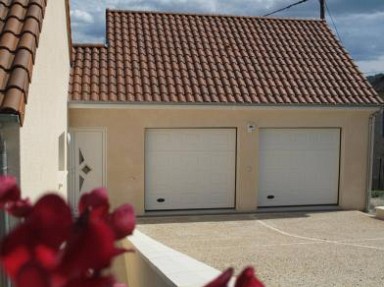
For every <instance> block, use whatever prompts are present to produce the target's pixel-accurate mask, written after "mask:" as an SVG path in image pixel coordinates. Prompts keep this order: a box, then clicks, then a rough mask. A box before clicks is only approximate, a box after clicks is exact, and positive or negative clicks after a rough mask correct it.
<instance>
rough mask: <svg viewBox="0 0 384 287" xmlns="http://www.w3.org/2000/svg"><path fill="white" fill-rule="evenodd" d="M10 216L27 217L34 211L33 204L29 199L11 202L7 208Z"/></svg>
mask: <svg viewBox="0 0 384 287" xmlns="http://www.w3.org/2000/svg"><path fill="white" fill-rule="evenodd" d="M6 210H7V211H8V213H9V214H11V215H13V216H15V217H19V218H20V217H27V216H28V215H29V214H30V213H31V212H32V210H33V208H32V204H31V202H30V200H29V199H20V200H18V201H14V202H10V203H8V204H7V206H6Z"/></svg>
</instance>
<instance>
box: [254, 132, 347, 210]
mask: <svg viewBox="0 0 384 287" xmlns="http://www.w3.org/2000/svg"><path fill="white" fill-rule="evenodd" d="M339 149H340V130H339V129H263V130H261V131H260V150H259V170H260V173H259V195H258V205H259V206H289V205H316V204H336V203H337V201H338V180H339ZM269 196H273V198H268V197H269Z"/></svg>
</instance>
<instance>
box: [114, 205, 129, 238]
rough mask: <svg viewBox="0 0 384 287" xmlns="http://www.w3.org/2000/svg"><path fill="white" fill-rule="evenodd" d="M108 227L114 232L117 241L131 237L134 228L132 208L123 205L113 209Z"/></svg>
mask: <svg viewBox="0 0 384 287" xmlns="http://www.w3.org/2000/svg"><path fill="white" fill-rule="evenodd" d="M109 226H110V227H111V228H112V230H113V231H114V233H115V238H116V239H117V240H118V239H122V238H124V237H126V236H128V235H131V234H132V232H133V229H134V228H135V214H134V211H133V208H132V206H131V205H130V204H124V205H122V206H120V207H119V208H117V209H115V211H114V212H112V214H111V215H110V217H109Z"/></svg>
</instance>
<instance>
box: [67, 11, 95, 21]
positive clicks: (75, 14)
mask: <svg viewBox="0 0 384 287" xmlns="http://www.w3.org/2000/svg"><path fill="white" fill-rule="evenodd" d="M71 19H72V21H73V22H74V23H84V24H92V23H93V22H94V20H93V16H92V15H91V14H90V13H88V12H86V11H82V10H71Z"/></svg>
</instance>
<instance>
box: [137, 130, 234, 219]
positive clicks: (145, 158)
mask: <svg viewBox="0 0 384 287" xmlns="http://www.w3.org/2000/svg"><path fill="white" fill-rule="evenodd" d="M162 129H166V130H196V129H198V130H220V129H233V130H234V131H235V159H234V163H235V166H234V169H235V170H234V192H233V196H234V198H233V206H232V207H223V208H189V209H159V210H154V209H148V208H147V206H146V203H145V201H146V196H147V192H146V191H147V188H146V182H147V169H146V164H145V163H146V160H147V156H146V140H147V138H146V135H147V132H148V131H149V130H162ZM238 136H239V131H238V127H237V126H218V127H215V126H213V127H212V126H209V127H206V126H205V127H204V126H203V127H201V126H196V127H191V126H188V127H183V126H181V127H179V126H177V127H147V128H145V129H144V211H145V212H168V211H171V212H174V211H193V210H215V209H217V210H236V209H237V184H238V178H237V177H238V174H237V172H238V146H239V143H238V140H239V138H238Z"/></svg>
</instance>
